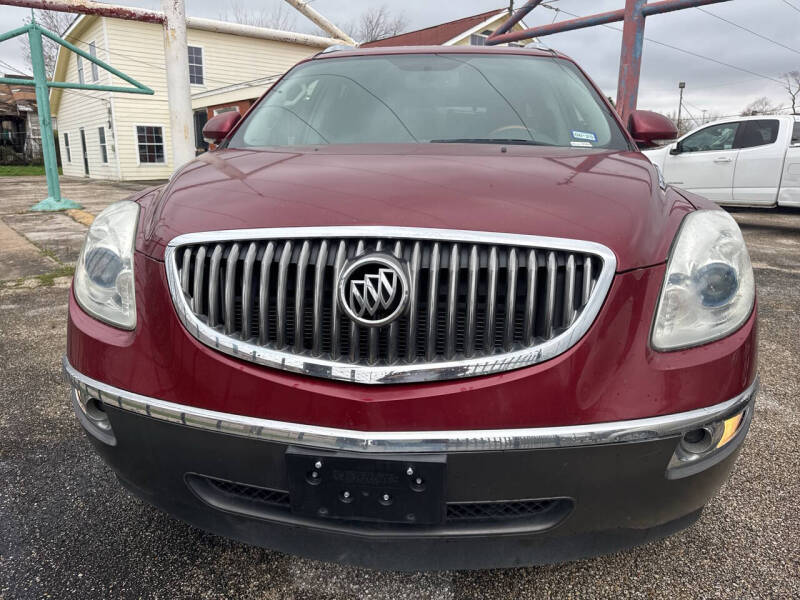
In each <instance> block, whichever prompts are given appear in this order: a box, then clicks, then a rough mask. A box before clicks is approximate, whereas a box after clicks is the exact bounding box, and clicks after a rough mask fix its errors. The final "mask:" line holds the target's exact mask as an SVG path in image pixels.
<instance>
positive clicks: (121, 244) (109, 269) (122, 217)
mask: <svg viewBox="0 0 800 600" xmlns="http://www.w3.org/2000/svg"><path fill="white" fill-rule="evenodd" d="M138 221H139V205H138V204H136V203H135V202H130V201H128V200H123V201H122V202H117V203H116V204H112V205H111V206H109V207H108V208H107V209H105V210H104V211H103V212H101V213H100V214H99V215H98V216H97V218H96V219H95V220H94V223H92V226H91V227H90V228H89V233H88V234H87V235H86V241H85V242H84V244H83V250H82V251H81V255H80V258H79V259H78V265H77V267H76V269H75V281H74V290H75V298H77V300H78V303H79V304H80V305H81V307H82V308H83V310H85V311H86V312H87V313H89V314H90V315H92V316H94V317H96V318H98V319H100V320H101V321H105V322H106V323H108V324H110V325H114V326H115V327H121V328H123V329H134V328H135V327H136V296H135V290H134V285H133V246H134V242H135V240H136V226H137V223H138Z"/></svg>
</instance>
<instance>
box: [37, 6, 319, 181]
mask: <svg viewBox="0 0 800 600" xmlns="http://www.w3.org/2000/svg"><path fill="white" fill-rule="evenodd" d="M63 37H64V39H66V40H67V41H69V42H71V43H73V44H75V45H76V46H78V47H79V48H81V49H82V50H85V51H86V52H88V53H89V54H92V55H96V56H97V57H98V58H99V59H100V60H102V61H104V62H106V63H108V64H110V65H112V66H114V67H115V68H116V69H118V70H120V71H122V72H123V73H125V74H126V75H129V76H131V77H133V78H134V79H135V80H137V81H139V82H141V83H143V84H144V85H146V86H148V87H150V88H151V89H153V91H154V92H155V94H154V95H153V96H145V95H140V94H124V93H118V92H96V91H86V90H62V89H53V90H52V91H51V98H50V102H51V110H52V114H53V115H54V116H55V118H56V129H57V131H58V139H59V146H60V152H61V162H62V166H63V172H64V175H70V176H77V177H81V176H88V177H92V178H98V179H114V180H147V179H167V178H168V177H169V176H170V175H171V174H172V171H173V164H172V156H171V155H172V148H171V139H170V127H169V103H168V101H167V75H166V67H165V64H164V62H165V61H164V46H163V37H162V27H161V26H160V25H156V24H150V23H140V22H136V21H123V20H119V19H109V18H106V17H97V16H92V15H83V16H81V17H79V18H77V19H76V20H75V22H74V23H73V24H72V25H71V26H70V28H69V29H68V30H67V32H66V33H65V34H64V36H63ZM187 37H188V45H189V70H190V74H189V76H190V83H191V92H192V108H193V109H194V110H195V130H196V131H195V138H196V145H197V148H198V150H202V149H204V148H205V144H204V142H203V140H202V136H201V134H200V132H201V130H202V126H203V124H204V123H205V121H206V120H207V119H208V117H209V116H212V115H214V114H217V113H219V112H221V111H225V110H238V111H240V112H243V111H244V110H246V109H247V107H248V106H249V105H250V103H251V102H252V101H253V100H254V99H256V98H258V97H259V96H260V95H261V94H262V93H263V92H264V91H266V90H267V88H268V87H269V86H270V85H272V83H273V82H274V81H275V80H276V79H277V78H278V76H280V75H281V74H283V73H284V72H285V71H287V70H288V69H289V68H290V67H291V66H292V65H294V64H295V63H297V62H298V61H300V60H301V59H303V58H306V57H308V56H310V55H312V54H315V53H317V52H319V51H320V50H321V49H322V47H321V46H320V45H319V44H317V45H310V43H300V42H278V41H274V40H267V39H263V38H259V37H250V36H245V35H233V34H230V33H220V32H216V31H208V30H207V29H202V30H201V29H195V28H192V27H191V24H190V26H189V29H188V32H187ZM299 37H302V36H299ZM54 79H55V80H56V81H77V82H85V83H91V84H99V85H118V86H127V85H128V84H127V83H126V82H124V81H122V80H121V79H119V78H118V77H115V76H112V75H111V74H110V73H108V72H106V71H104V70H103V69H101V68H99V67H98V66H96V65H94V64H93V63H90V62H89V61H87V60H84V59H81V58H80V57H79V56H77V55H76V54H75V53H73V52H70V51H68V50H65V49H63V48H62V49H61V51H60V52H59V55H58V59H57V61H56V69H55V75H54Z"/></svg>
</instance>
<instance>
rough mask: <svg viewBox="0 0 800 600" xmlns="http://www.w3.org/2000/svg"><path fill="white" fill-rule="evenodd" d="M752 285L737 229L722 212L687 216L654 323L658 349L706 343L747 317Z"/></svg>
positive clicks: (751, 272)
mask: <svg viewBox="0 0 800 600" xmlns="http://www.w3.org/2000/svg"><path fill="white" fill-rule="evenodd" d="M754 299H755V283H754V280H753V267H752V266H751V264H750V255H749V254H748V253H747V247H746V246H745V244H744V239H743V238H742V233H741V231H739V226H738V225H737V224H736V221H734V220H733V217H731V216H730V215H729V214H728V213H726V212H724V211H721V210H699V211H697V212H693V213H691V214H690V215H688V216H687V217H686V218H685V219H684V222H683V225H682V226H681V230H680V231H679V232H678V236H677V239H676V240H675V244H674V245H673V248H672V254H671V256H670V259H669V263H668V264H667V273H666V275H665V277H664V287H663V289H662V290H661V299H660V300H659V303H658V311H657V312H656V319H655V323H654V325H653V336H652V344H653V347H654V348H655V349H656V350H677V349H679V348H688V347H690V346H697V345H700V344H704V343H706V342H710V341H713V340H716V339H719V338H721V337H724V336H726V335H729V334H730V333H732V332H734V331H735V330H736V329H738V328H739V327H741V325H742V324H743V323H744V322H745V321H746V320H747V318H748V317H749V316H750V311H751V310H752V309H753V302H754Z"/></svg>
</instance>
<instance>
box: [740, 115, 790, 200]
mask: <svg viewBox="0 0 800 600" xmlns="http://www.w3.org/2000/svg"><path fill="white" fill-rule="evenodd" d="M779 131H780V121H779V120H778V119H754V120H751V121H744V122H742V125H741V127H740V128H739V133H738V134H737V136H736V143H735V146H736V148H737V149H738V150H739V155H738V156H737V158H736V171H735V173H734V176H733V203H734V204H746V205H748V206H774V205H775V203H776V202H777V199H778V188H779V187H780V182H781V173H782V171H783V160H784V157H785V156H786V146H787V144H786V136H785V135H784V136H779V135H778V133H779ZM779 138H780V141H779Z"/></svg>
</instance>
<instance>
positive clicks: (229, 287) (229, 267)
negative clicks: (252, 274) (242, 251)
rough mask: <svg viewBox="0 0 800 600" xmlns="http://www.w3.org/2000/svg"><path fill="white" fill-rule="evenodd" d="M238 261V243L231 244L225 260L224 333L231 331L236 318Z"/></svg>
mask: <svg viewBox="0 0 800 600" xmlns="http://www.w3.org/2000/svg"><path fill="white" fill-rule="evenodd" d="M238 262H239V244H234V245H233V246H231V249H230V252H228V258H227V260H226V261H225V305H224V306H223V310H224V311H225V333H226V334H227V335H230V334H231V333H233V330H234V327H235V320H236V312H235V311H236V306H235V304H236V266H237V264H238Z"/></svg>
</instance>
